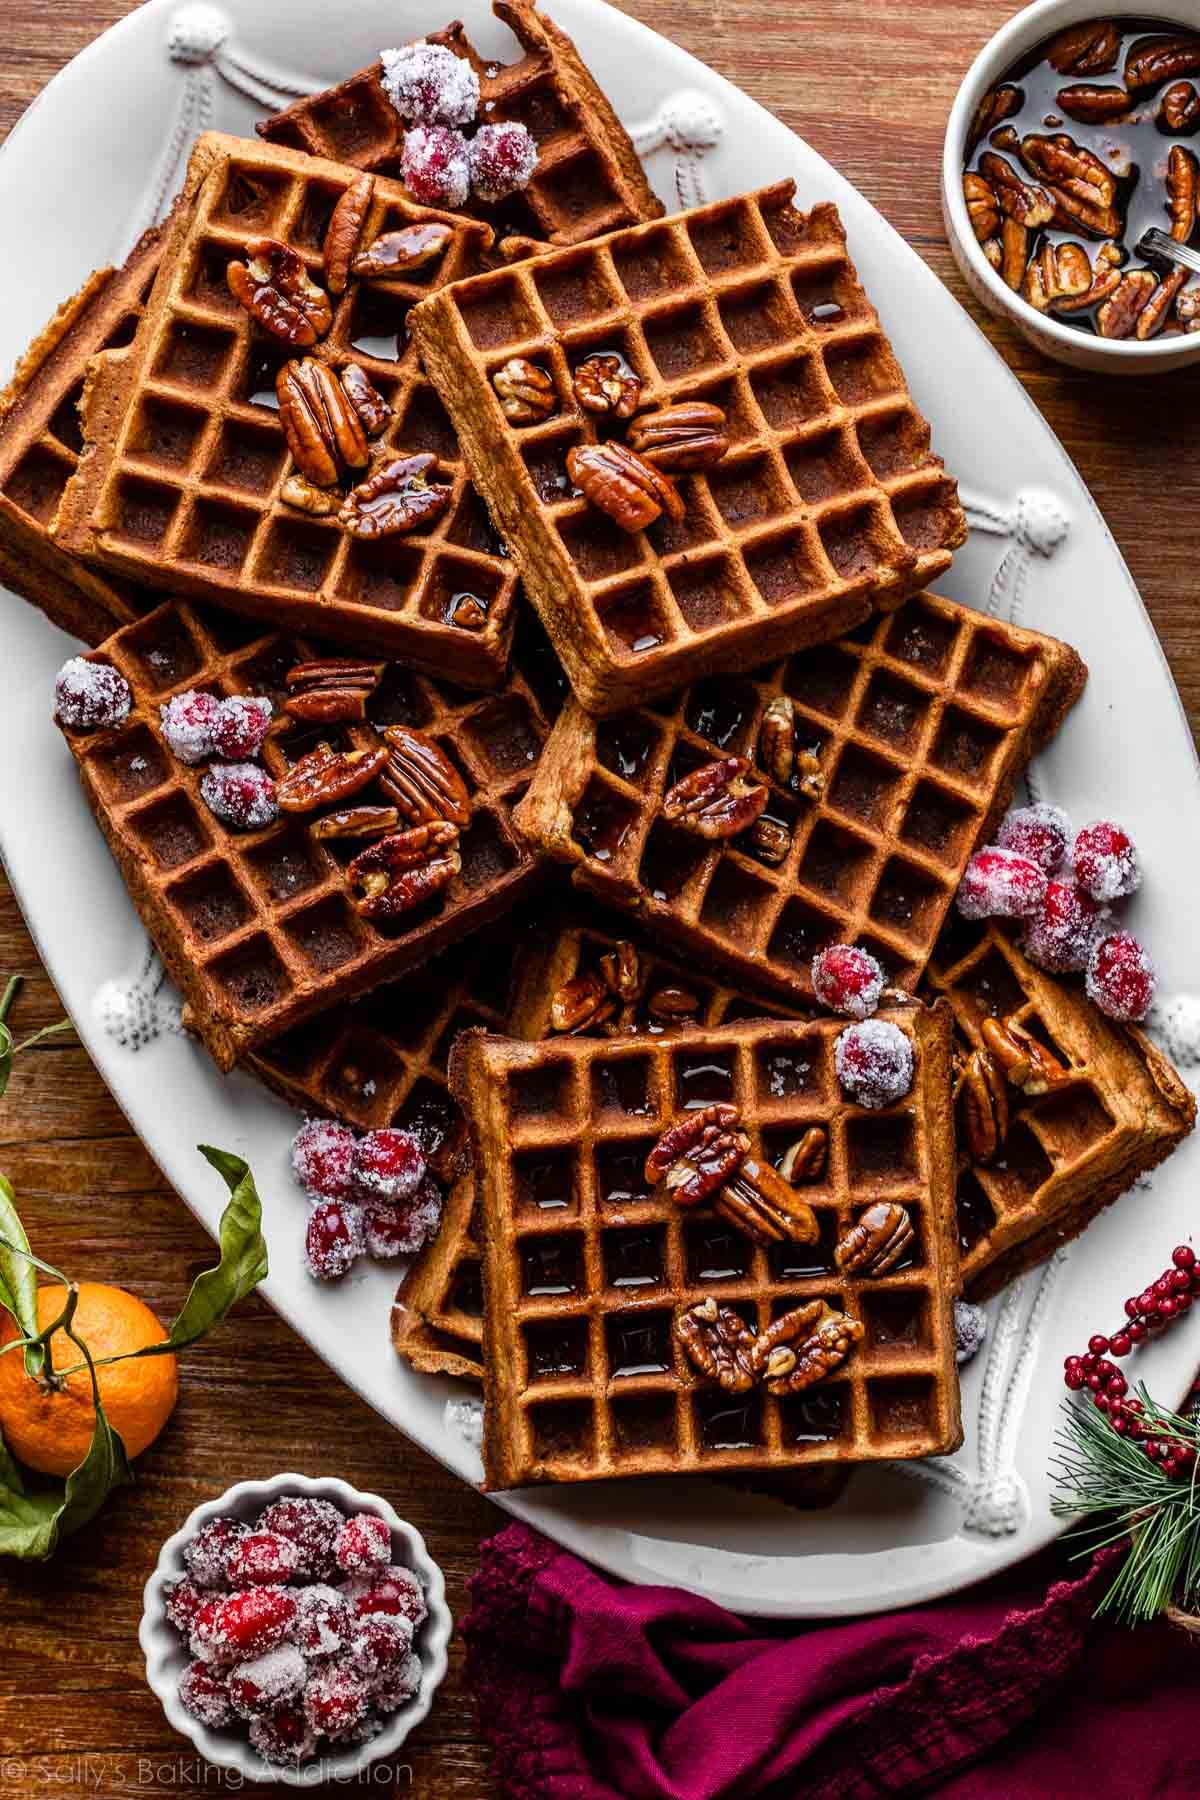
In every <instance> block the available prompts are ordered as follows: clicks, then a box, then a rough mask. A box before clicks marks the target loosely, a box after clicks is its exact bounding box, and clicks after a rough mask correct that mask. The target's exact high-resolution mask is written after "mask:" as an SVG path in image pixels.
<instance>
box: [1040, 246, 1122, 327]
mask: <svg viewBox="0 0 1200 1800" xmlns="http://www.w3.org/2000/svg"><path fill="white" fill-rule="evenodd" d="M1121 256H1122V252H1121V249H1120V247H1119V246H1118V245H1117V244H1101V245H1100V248H1099V249H1098V250H1097V251H1096V259H1095V262H1094V263H1093V264H1092V280H1091V286H1090V287H1089V288H1088V289H1087V291H1086V292H1085V293H1082V294H1079V295H1076V296H1075V298H1073V299H1071V298H1067V299H1063V300H1056V301H1055V303H1054V310H1055V312H1064V313H1072V312H1082V311H1083V310H1084V309H1085V308H1086V307H1089V306H1097V305H1099V303H1100V301H1101V300H1107V299H1108V296H1109V295H1110V294H1112V293H1115V292H1116V289H1117V287H1118V286H1119V284H1120V280H1121Z"/></svg>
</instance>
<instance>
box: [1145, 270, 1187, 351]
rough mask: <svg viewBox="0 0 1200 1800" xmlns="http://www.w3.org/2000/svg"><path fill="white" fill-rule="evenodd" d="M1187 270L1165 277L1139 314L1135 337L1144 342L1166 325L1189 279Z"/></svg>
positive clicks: (1173, 271) (1176, 271)
mask: <svg viewBox="0 0 1200 1800" xmlns="http://www.w3.org/2000/svg"><path fill="white" fill-rule="evenodd" d="M1188 274H1189V271H1188V270H1187V269H1172V270H1171V273H1170V274H1169V275H1164V276H1163V278H1162V280H1161V281H1160V282H1159V284H1158V286H1157V287H1156V288H1155V290H1154V292H1153V293H1152V294H1151V296H1150V298H1149V300H1147V302H1146V304H1145V306H1143V308H1142V310H1141V312H1140V313H1139V314H1138V320H1137V324H1136V325H1135V326H1134V336H1135V337H1138V338H1140V339H1141V340H1142V341H1143V342H1145V340H1146V339H1147V338H1152V337H1155V336H1156V335H1157V333H1158V332H1160V331H1161V330H1162V328H1163V326H1164V325H1165V324H1166V320H1167V314H1168V313H1169V312H1170V310H1171V307H1172V306H1173V305H1174V303H1175V296H1176V294H1178V292H1179V290H1180V288H1181V287H1182V286H1183V284H1184V282H1185V281H1186V280H1187V278H1188Z"/></svg>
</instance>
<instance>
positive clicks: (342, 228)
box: [325, 175, 375, 294]
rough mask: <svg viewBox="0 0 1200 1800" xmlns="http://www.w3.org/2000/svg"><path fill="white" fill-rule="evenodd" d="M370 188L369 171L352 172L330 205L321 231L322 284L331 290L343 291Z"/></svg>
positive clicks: (372, 184)
mask: <svg viewBox="0 0 1200 1800" xmlns="http://www.w3.org/2000/svg"><path fill="white" fill-rule="evenodd" d="M374 191H375V177H374V176H373V175H359V176H356V178H355V179H354V180H353V181H352V182H351V183H350V186H349V187H348V188H347V189H346V191H345V193H344V194H343V195H342V196H341V198H340V200H339V201H338V203H337V205H336V206H335V207H334V209H333V213H332V215H331V217H330V220H329V227H328V230H327V231H326V233H325V285H326V286H327V287H328V289H329V291H330V293H331V294H344V293H345V291H346V283H347V281H349V279H350V264H351V263H352V262H353V261H354V257H355V254H356V252H357V250H358V240H359V239H360V238H361V236H362V229H363V226H364V224H365V223H366V218H367V213H368V211H369V209H370V205H371V195H372V194H373V193H374Z"/></svg>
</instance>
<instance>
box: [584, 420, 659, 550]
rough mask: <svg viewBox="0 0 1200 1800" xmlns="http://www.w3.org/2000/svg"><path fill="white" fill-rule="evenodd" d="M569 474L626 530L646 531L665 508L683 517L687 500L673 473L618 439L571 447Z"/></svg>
mask: <svg viewBox="0 0 1200 1800" xmlns="http://www.w3.org/2000/svg"><path fill="white" fill-rule="evenodd" d="M567 474H568V475H569V476H570V477H571V480H572V481H573V482H574V483H575V486H576V487H577V488H578V489H579V490H580V492H581V493H582V494H583V495H584V496H585V497H586V498H587V499H588V500H590V501H591V503H592V505H593V506H596V507H599V509H600V511H601V512H604V513H607V514H608V516H609V518H610V519H612V520H613V522H614V523H615V524H617V525H619V526H620V527H621V530H622V531H644V530H645V529H646V527H647V525H653V523H654V521H655V519H660V518H661V517H662V515H663V513H664V512H665V513H666V514H667V517H668V518H671V519H674V520H675V522H676V523H678V522H679V521H680V520H681V519H682V518H683V514H684V505H683V501H682V500H681V499H680V497H679V493H678V491H677V489H676V487H675V484H674V482H673V481H672V480H671V478H670V476H669V475H664V474H663V473H662V471H661V470H660V469H656V468H655V467H654V466H653V464H652V463H648V462H643V461H642V458H641V457H640V456H638V455H637V454H636V452H635V451H633V450H631V449H630V448H629V446H628V445H627V444H621V443H618V442H617V441H616V439H611V440H610V441H609V442H608V443H606V444H580V445H577V446H576V448H575V449H573V450H568V451H567Z"/></svg>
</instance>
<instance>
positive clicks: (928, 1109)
mask: <svg viewBox="0 0 1200 1800" xmlns="http://www.w3.org/2000/svg"><path fill="white" fill-rule="evenodd" d="M886 1016H887V1017H888V1018H890V1020H891V1021H892V1022H893V1023H895V1024H897V1025H898V1026H899V1027H900V1029H901V1030H903V1031H904V1032H906V1033H907V1034H908V1036H909V1037H910V1039H911V1041H912V1043H913V1047H914V1052H915V1074H914V1081H913V1087H912V1090H911V1092H910V1094H909V1095H908V1097H907V1098H906V1099H904V1100H903V1101H900V1102H898V1103H897V1104H895V1105H893V1106H890V1107H887V1108H885V1109H883V1110H880V1111H873V1112H872V1111H865V1110H863V1109H861V1108H859V1107H857V1106H853V1105H851V1104H850V1103H849V1102H848V1101H847V1100H846V1099H845V1098H844V1096H843V1095H842V1093H841V1090H840V1088H839V1086H838V1083H837V1079H836V1075H835V1072H834V1044H835V1041H836V1039H837V1037H838V1035H839V1033H840V1031H841V1030H842V1029H843V1025H844V1021H840V1020H828V1019H826V1020H815V1021H811V1022H797V1023H793V1024H788V1023H785V1022H783V1021H781V1020H761V1021H744V1022H741V1023H738V1024H734V1025H726V1026H722V1027H719V1028H717V1029H716V1030H713V1031H708V1030H703V1031H696V1032H687V1033H684V1034H680V1035H679V1036H676V1037H665V1038H662V1039H659V1040H656V1041H655V1040H647V1039H644V1038H640V1037H632V1038H630V1037H617V1038H610V1039H600V1038H584V1037H573V1038H570V1037H568V1038H560V1039H557V1040H555V1041H554V1042H552V1043H547V1044H534V1045H528V1044H520V1043H517V1042H515V1041H513V1040H511V1039H505V1038H496V1037H488V1036H486V1035H482V1034H480V1035H476V1034H468V1035H467V1036H465V1037H463V1038H460V1039H459V1041H458V1043H457V1045H456V1046H455V1049H454V1052H453V1054H452V1056H451V1063H450V1078H451V1085H452V1086H453V1088H454V1091H455V1093H456V1094H457V1096H458V1098H459V1101H460V1103H461V1104H462V1106H463V1110H464V1112H465V1113H466V1114H467V1118H468V1121H469V1124H470V1127H471V1137H472V1145H473V1150H474V1157H475V1167H476V1170H477V1171H478V1176H477V1178H478V1180H479V1183H480V1189H481V1192H480V1214H481V1219H482V1225H483V1233H484V1245H483V1255H484V1263H483V1267H484V1287H485V1293H486V1306H485V1315H484V1316H485V1358H484V1360H485V1366H486V1370H487V1406H486V1409H485V1427H484V1462H485V1466H486V1469H487V1475H488V1482H489V1485H490V1486H492V1487H512V1486H515V1485H519V1484H523V1483H526V1482H539V1481H585V1480H593V1479H596V1478H598V1477H602V1476H610V1475H647V1474H663V1473H669V1472H693V1473H694V1472H702V1473H717V1472H721V1471H731V1470H732V1471H740V1472H755V1473H758V1472H771V1473H778V1472H780V1471H784V1470H791V1469H795V1468H805V1467H809V1466H811V1465H814V1464H817V1465H820V1464H826V1463H834V1464H837V1465H842V1466H845V1465H847V1464H852V1463H855V1462H860V1461H867V1460H879V1459H882V1458H907V1457H914V1456H926V1455H933V1454H939V1453H942V1452H945V1451H949V1450H952V1449H954V1448H955V1446H956V1445H957V1444H958V1442H959V1440H960V1437H961V1427H960V1421H959V1401H958V1380H957V1373H956V1370H955V1363H954V1327H953V1297H954V1293H955V1291H956V1289H957V1286H958V1265H957V1252H956V1246H955V1242H954V1212H953V1188H954V1136H953V1126H952V1123H951V1115H950V1041H951V1016H950V1013H949V1009H948V1008H946V1007H943V1006H937V1007H934V1008H932V1009H929V1010H926V1009H924V1008H920V1007H913V1006H908V1007H903V1008H897V1009H895V1010H893V1011H891V1012H890V1013H889V1014H887V1015H886ZM718 1100H723V1101H729V1102H732V1103H733V1104H734V1105H736V1106H737V1107H738V1109H739V1111H740V1114H741V1127H742V1129H743V1130H744V1131H745V1132H746V1133H747V1135H748V1136H749V1137H750V1139H751V1142H752V1146H753V1150H752V1154H754V1155H756V1156H760V1157H761V1158H762V1159H763V1160H764V1161H770V1162H772V1163H774V1162H777V1161H778V1160H779V1159H781V1158H782V1156H783V1154H784V1152H785V1150H786V1148H787V1147H788V1146H789V1145H790V1144H792V1143H793V1142H794V1141H795V1140H796V1138H797V1137H798V1136H800V1135H801V1134H802V1133H804V1132H805V1131H807V1130H809V1129H810V1128H812V1127H814V1126H819V1127H820V1128H822V1129H823V1130H824V1131H825V1132H826V1134H827V1140H828V1149H829V1154H828V1161H827V1165H826V1169H825V1172H824V1174H823V1176H822V1177H821V1179H820V1180H819V1181H816V1182H813V1183H810V1184H808V1185H806V1186H805V1187H804V1189H803V1193H804V1197H805V1198H806V1199H808V1200H809V1201H811V1204H812V1207H813V1210H814V1212H815V1213H816V1214H817V1216H818V1219H819V1221H820V1228H821V1229H820V1238H819V1242H818V1243H816V1244H815V1245H799V1244H795V1243H791V1242H787V1241H785V1242H783V1243H781V1244H776V1245H775V1246H773V1247H772V1248H771V1249H770V1250H766V1249H763V1248H760V1247H759V1246H758V1245H756V1244H755V1243H754V1242H752V1241H751V1239H750V1238H749V1237H744V1236H743V1235H742V1234H741V1233H740V1232H731V1231H730V1229H729V1227H728V1226H727V1225H726V1224H725V1223H724V1221H723V1220H722V1221H716V1220H714V1217H713V1216H711V1215H707V1214H706V1213H705V1212H704V1211H703V1210H702V1209H700V1208H697V1209H696V1210H694V1211H692V1212H687V1211H685V1210H684V1209H683V1208H680V1207H677V1206H675V1205H674V1204H673V1202H672V1201H671V1200H670V1199H669V1198H667V1197H666V1193H665V1189H664V1188H663V1187H662V1186H661V1185H660V1186H658V1187H656V1188H652V1189H651V1188H648V1186H647V1183H646V1181H645V1177H644V1172H643V1164H644V1162H645V1158H646V1155H647V1153H648V1151H649V1150H650V1148H651V1147H652V1145H653V1144H654V1143H655V1140H656V1139H657V1138H658V1137H659V1136H660V1134H661V1133H662V1132H663V1131H665V1130H666V1129H667V1128H668V1127H670V1126H671V1125H672V1124H673V1123H674V1122H675V1121H676V1120H677V1119H678V1118H679V1117H680V1116H681V1114H683V1113H684V1112H685V1111H686V1110H687V1109H689V1108H690V1107H694V1106H704V1105H708V1104H710V1103H712V1102H715V1101H718ZM881 1199H886V1200H888V1201H893V1202H895V1203H896V1204H897V1205H902V1206H903V1207H904V1208H905V1209H906V1211H907V1213H908V1215H909V1218H910V1219H911V1221H912V1224H913V1227H914V1235H913V1239H912V1244H911V1246H910V1248H909V1250H908V1251H907V1252H906V1254H905V1255H904V1256H903V1257H901V1259H900V1261H899V1262H897V1263H896V1265H895V1266H894V1267H893V1268H892V1269H891V1270H890V1272H889V1273H887V1274H883V1275H879V1276H876V1277H872V1278H864V1277H863V1276H861V1275H847V1274H845V1273H839V1272H838V1271H837V1269H836V1267H835V1264H834V1261H833V1246H834V1243H835V1241H836V1240H837V1238H838V1237H839V1235H840V1234H841V1233H842V1232H844V1231H845V1230H846V1229H847V1228H848V1227H849V1226H850V1225H851V1224H853V1223H857V1221H858V1219H859V1217H860V1215H861V1213H862V1211H863V1210H864V1209H865V1208H866V1207H867V1206H868V1205H869V1204H870V1203H872V1202H875V1201H878V1200H881ZM714 1228H715V1229H716V1231H717V1233H718V1234H719V1238H720V1248H719V1250H718V1248H717V1246H716V1245H715V1244H714V1241H713V1236H714ZM710 1299H711V1300H715V1301H716V1302H718V1303H719V1304H722V1305H726V1306H729V1307H732V1308H734V1309H736V1311H737V1312H738V1313H739V1314H740V1315H741V1316H742V1317H743V1318H744V1319H745V1320H746V1321H747V1322H748V1323H750V1324H751V1325H753V1326H756V1327H757V1329H758V1330H759V1331H760V1332H761V1331H763V1330H765V1328H766V1327H767V1326H768V1325H769V1324H770V1323H771V1321H773V1320H774V1319H776V1318H778V1317H779V1316H780V1315H781V1314H783V1313H784V1312H787V1311H790V1310H791V1309H793V1308H796V1307H798V1306H800V1305H803V1304H805V1303H807V1302H810V1301H813V1300H818V1299H820V1300H824V1301H826V1302H827V1303H828V1304H829V1305H830V1306H832V1307H833V1308H834V1309H835V1310H836V1311H839V1312H841V1313H844V1314H845V1315H846V1316H847V1317H848V1318H849V1319H850V1320H851V1321H852V1322H853V1324H854V1325H855V1326H859V1327H861V1337H860V1341H858V1342H857V1343H854V1344H852V1345H851V1347H850V1351H849V1354H848V1356H847V1357H846V1359H845V1360H844V1361H843V1362H841V1363H840V1364H839V1365H838V1366H837V1367H836V1368H834V1369H833V1371H832V1372H831V1373H830V1374H828V1375H827V1376H826V1378H825V1379H824V1380H822V1381H820V1382H818V1383H816V1384H815V1385H812V1386H809V1387H806V1388H803V1389H802V1390H801V1391H799V1392H797V1393H794V1394H792V1395H788V1396H785V1397H783V1398H775V1397H773V1396H771V1395H768V1394H767V1392H766V1390H765V1388H764V1387H762V1386H760V1385H755V1386H754V1387H753V1388H752V1389H751V1390H750V1391H749V1393H748V1394H747V1393H731V1392H726V1391H725V1390H724V1389H722V1388H720V1387H718V1386H716V1385H714V1384H712V1383H711V1382H708V1381H706V1380H702V1379H701V1378H700V1377H699V1376H698V1375H697V1374H696V1372H695V1370H694V1369H693V1367H692V1365H691V1363H690V1362H689V1360H688V1359H687V1357H686V1356H685V1354H684V1352H683V1350H682V1348H681V1346H680V1344H679V1342H678V1340H677V1338H676V1336H675V1332H674V1322H675V1320H676V1319H677V1317H678V1316H679V1315H680V1314H681V1313H682V1312H683V1311H685V1310H686V1309H688V1308H690V1307H692V1306H695V1305H697V1304H699V1303H702V1302H704V1301H707V1300H710ZM856 1335H857V1334H856Z"/></svg>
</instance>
